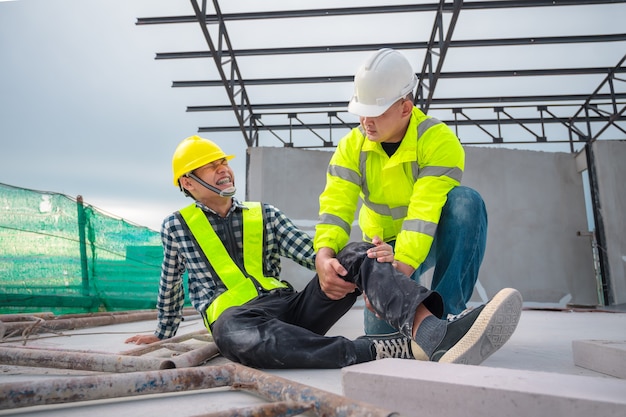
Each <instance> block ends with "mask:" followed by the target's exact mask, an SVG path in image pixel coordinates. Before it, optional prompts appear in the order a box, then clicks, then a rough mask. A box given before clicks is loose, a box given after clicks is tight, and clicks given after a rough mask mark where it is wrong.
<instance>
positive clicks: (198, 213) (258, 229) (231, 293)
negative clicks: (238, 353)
mask: <svg viewBox="0 0 626 417" xmlns="http://www.w3.org/2000/svg"><path fill="white" fill-rule="evenodd" d="M244 204H245V205H246V207H248V210H243V241H244V242H245V244H244V245H243V247H244V268H245V272H244V271H242V270H241V269H240V268H239V267H238V266H237V264H236V263H235V261H233V259H232V258H231V257H230V255H229V254H228V251H227V250H226V248H225V247H224V244H223V243H222V241H221V239H220V238H219V236H218V235H217V233H215V230H213V227H212V226H211V223H210V222H209V220H208V219H207V217H206V215H205V214H204V212H203V211H202V210H201V209H200V208H198V207H197V206H196V204H195V203H194V204H191V205H189V206H187V207H185V208H184V209H182V210H180V214H181V216H182V217H183V219H184V221H185V223H187V226H188V227H189V230H190V231H191V233H192V234H193V236H194V238H195V239H196V242H198V245H200V250H201V251H202V252H204V254H205V255H206V257H207V259H209V254H210V261H209V262H210V263H211V266H212V267H213V270H214V271H215V273H216V274H217V277H218V278H219V279H220V280H221V281H222V282H223V283H224V286H226V291H224V292H223V293H221V294H220V295H218V296H217V297H216V298H215V299H214V300H213V302H212V303H211V304H210V305H209V307H208V308H207V309H206V316H205V324H206V325H207V326H210V325H211V324H213V323H214V322H215V320H217V318H218V317H219V315H220V314H222V313H223V312H224V310H226V309H227V308H229V307H234V306H240V305H243V304H245V303H247V302H248V301H250V300H252V299H253V298H255V297H257V296H258V295H259V291H260V290H262V288H263V289H265V290H272V289H275V288H287V285H286V284H285V283H282V282H280V281H279V280H277V279H276V278H273V277H265V276H264V275H263V208H262V206H261V203H257V202H252V203H251V202H245V203H244ZM256 284H259V285H260V286H261V287H262V288H258V289H257V285H256Z"/></svg>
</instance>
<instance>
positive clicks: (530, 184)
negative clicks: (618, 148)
mask: <svg viewBox="0 0 626 417" xmlns="http://www.w3.org/2000/svg"><path fill="white" fill-rule="evenodd" d="M463 184H464V185H467V186H470V187H472V188H474V189H476V190H477V191H479V192H480V193H481V195H482V196H483V199H484V200H485V204H486V206H487V212H488V216H489V232H488V237H487V250H486V253H485V258H484V261H483V265H482V268H481V271H480V274H479V283H478V285H477V288H476V289H477V291H475V297H477V299H480V300H481V301H483V302H484V301H486V299H485V296H487V297H490V296H491V295H493V294H494V293H495V292H496V291H497V290H498V289H499V288H501V287H507V286H510V287H514V288H517V289H518V290H519V291H520V292H521V293H522V295H523V297H524V301H525V302H526V304H527V305H529V304H530V305H533V304H537V305H540V306H541V305H543V306H550V305H553V306H554V307H564V306H565V305H567V304H575V305H597V303H598V298H597V290H596V279H595V272H594V269H593V258H592V251H591V241H590V239H589V237H588V236H579V235H578V232H586V231H587V229H588V225H587V217H586V210H585V198H584V192H583V185H582V177H581V175H580V174H579V173H578V172H577V169H576V161H575V155H574V154H570V153H560V152H558V153H557V152H538V151H528V150H519V149H499V148H485V147H466V166H465V174H464V176H463ZM482 288H484V290H485V291H484V293H482V291H481V289H482ZM481 293H482V294H481Z"/></svg>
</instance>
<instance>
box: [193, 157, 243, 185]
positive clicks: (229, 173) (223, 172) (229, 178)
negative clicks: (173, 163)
mask: <svg viewBox="0 0 626 417" xmlns="http://www.w3.org/2000/svg"><path fill="white" fill-rule="evenodd" d="M194 174H195V175H197V176H198V177H199V178H200V179H202V180H203V181H205V182H207V183H208V184H210V185H213V186H215V187H217V188H219V189H220V190H225V189H227V188H230V187H234V186H235V173H234V172H233V170H232V169H231V167H230V165H228V161H227V160H226V158H222V159H218V160H217V161H213V162H211V163H210V164H206V165H203V166H201V167H200V168H198V169H196V170H194ZM190 180H192V181H193V179H191V178H190ZM193 182H194V183H196V181H193ZM196 184H197V183H196ZM195 188H196V189H197V190H199V191H200V192H202V193H204V192H205V190H206V188H204V187H203V186H201V185H199V184H197V187H195ZM206 191H209V190H206ZM211 193H212V191H211Z"/></svg>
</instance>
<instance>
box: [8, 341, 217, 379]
mask: <svg viewBox="0 0 626 417" xmlns="http://www.w3.org/2000/svg"><path fill="white" fill-rule="evenodd" d="M218 353H219V351H218V349H217V346H216V345H215V343H207V344H206V346H202V347H200V348H197V349H194V350H192V351H190V352H187V353H183V354H182V355H178V356H174V357H172V358H157V357H151V358H148V357H138V356H125V355H111V354H103V353H87V352H78V351H59V350H56V351H51V350H46V349H32V348H31V349H22V348H13V347H0V363H3V364H8V365H15V366H32V367H37V368H56V369H73V370H78V371H95V372H116V373H121V372H124V373H125V372H138V371H153V370H157V369H172V368H183V367H191V366H198V365H200V364H201V363H204V362H206V361H208V360H209V359H211V358H213V357H214V356H216V355H217V354H218Z"/></svg>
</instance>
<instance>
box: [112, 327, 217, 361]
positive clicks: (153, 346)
mask: <svg viewBox="0 0 626 417" xmlns="http://www.w3.org/2000/svg"><path fill="white" fill-rule="evenodd" d="M204 335H206V336H210V335H209V332H208V331H207V329H201V330H197V331H195V332H191V333H187V334H181V335H179V336H174V337H170V338H169V339H163V340H161V341H160V342H154V343H150V344H149V345H145V346H140V347H138V348H134V349H130V350H125V351H123V352H120V355H129V356H139V355H143V354H145V353H150V352H154V351H155V350H158V349H161V347H163V345H165V344H169V343H177V342H183V341H185V340H188V339H193V338H195V337H196V336H204ZM212 340H213V339H212V337H211V341H212Z"/></svg>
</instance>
